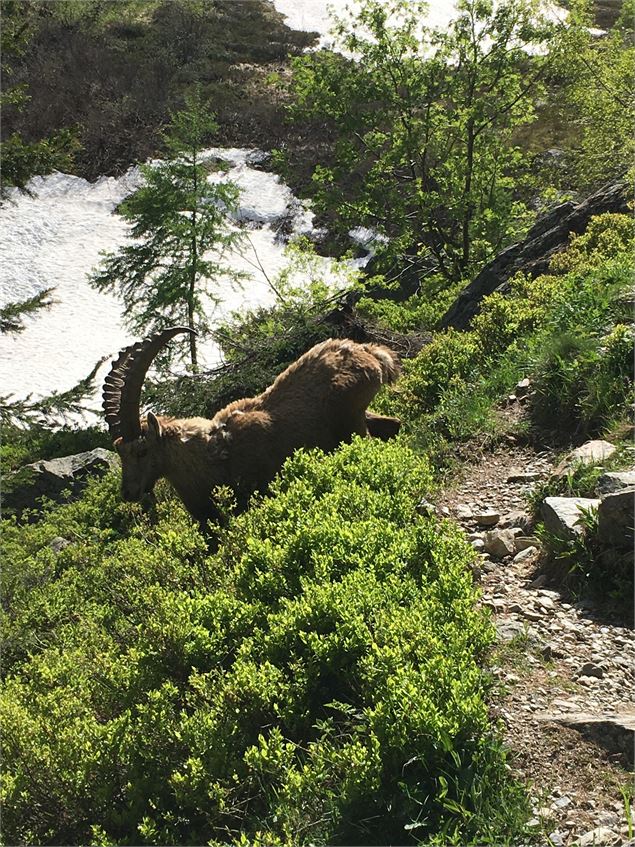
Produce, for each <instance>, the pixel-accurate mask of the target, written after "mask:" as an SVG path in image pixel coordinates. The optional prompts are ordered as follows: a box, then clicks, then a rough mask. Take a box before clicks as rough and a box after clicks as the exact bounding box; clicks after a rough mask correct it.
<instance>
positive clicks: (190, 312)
mask: <svg viewBox="0 0 635 847" xmlns="http://www.w3.org/2000/svg"><path fill="white" fill-rule="evenodd" d="M196 168H197V162H196V150H195V151H194V157H193V171H194V206H193V209H192V247H191V259H192V261H191V264H190V284H189V289H188V298H187V325H188V326H189V328H190V329H194V294H195V291H196V266H197V264H198V243H197V239H196V235H197V233H196V226H197V223H198V222H197V219H196V204H197V203H198V171H197V170H196ZM190 360H191V362H192V372H193V373H197V371H198V356H197V350H196V336H195V335H192V334H191V333H190Z"/></svg>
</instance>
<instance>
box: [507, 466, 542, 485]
mask: <svg viewBox="0 0 635 847" xmlns="http://www.w3.org/2000/svg"><path fill="white" fill-rule="evenodd" d="M542 476H543V474H542V473H540V471H522V470H520V469H519V468H512V469H511V471H510V473H509V476H508V477H507V482H537V481H538V480H539V479H541V478H542Z"/></svg>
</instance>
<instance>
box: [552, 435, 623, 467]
mask: <svg viewBox="0 0 635 847" xmlns="http://www.w3.org/2000/svg"><path fill="white" fill-rule="evenodd" d="M616 449H617V448H616V447H615V445H614V444H611V442H610V441H603V440H602V439H595V440H594V441H587V442H586V444H583V445H582V446H581V447H576V449H575V450H572V451H571V452H570V453H568V454H567V455H566V456H565V457H564V459H563V460H562V461H561V462H560V464H559V465H558V466H557V467H556V469H555V470H554V472H553V476H565V474H567V473H569V471H571V470H573V468H575V467H576V465H597V464H599V463H600V462H605V461H606V460H607V459H608V458H609V457H610V456H612V455H613V453H615V450H616Z"/></svg>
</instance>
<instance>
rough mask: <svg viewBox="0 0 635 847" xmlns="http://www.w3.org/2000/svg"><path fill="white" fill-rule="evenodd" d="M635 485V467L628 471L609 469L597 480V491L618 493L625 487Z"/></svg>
mask: <svg viewBox="0 0 635 847" xmlns="http://www.w3.org/2000/svg"><path fill="white" fill-rule="evenodd" d="M633 486H635V468H631V470H628V471H608V472H607V473H603V474H602V476H601V477H600V478H599V479H598V481H597V492H598V494H599V495H600V496H601V495H603V494H616V493H617V492H618V491H622V489H624V488H631V487H633Z"/></svg>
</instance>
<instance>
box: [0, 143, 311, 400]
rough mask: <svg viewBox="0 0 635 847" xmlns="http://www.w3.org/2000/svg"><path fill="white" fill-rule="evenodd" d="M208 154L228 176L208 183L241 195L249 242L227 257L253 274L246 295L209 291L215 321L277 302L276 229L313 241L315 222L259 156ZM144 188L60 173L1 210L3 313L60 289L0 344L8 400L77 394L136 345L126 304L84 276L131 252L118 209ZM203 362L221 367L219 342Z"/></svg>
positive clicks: (221, 288) (228, 289) (126, 179)
mask: <svg viewBox="0 0 635 847" xmlns="http://www.w3.org/2000/svg"><path fill="white" fill-rule="evenodd" d="M207 154H208V155H209V156H210V157H211V156H214V157H217V158H221V159H224V160H225V161H226V162H227V163H228V164H229V166H230V169H229V171H228V173H227V174H222V175H218V174H214V175H212V177H210V178H211V179H220V178H228V179H231V180H233V181H235V182H236V183H237V184H238V186H239V187H240V189H241V198H240V208H239V211H238V215H237V223H238V224H240V226H241V229H242V230H243V231H244V233H245V243H244V245H243V247H242V248H241V250H240V251H236V252H234V253H233V254H231V255H230V256H228V257H226V258H227V263H228V264H230V265H231V266H232V267H233V268H234V269H235V270H239V271H245V272H246V273H248V274H249V275H250V279H249V280H247V281H245V282H244V284H243V285H242V287H239V288H237V287H235V286H233V285H232V284H230V282H229V281H228V280H227V279H220V280H213V281H212V282H211V285H213V288H214V291H215V292H216V293H219V294H220V296H221V299H222V302H221V304H220V305H219V306H218V307H217V308H216V310H214V307H213V305H212V304H211V303H210V314H211V315H213V317H214V318H219V317H222V316H223V315H225V314H228V313H229V312H232V311H235V310H244V309H247V308H249V307H253V306H256V305H259V304H265V303H272V302H273V301H274V298H275V295H274V293H273V292H272V290H271V288H270V286H269V284H268V282H267V277H269V278H273V276H275V274H276V273H277V272H278V271H280V270H281V269H282V268H283V267H284V266H285V263H286V258H285V255H284V248H285V239H283V238H281V237H279V235H278V229H279V228H280V225H281V223H282V221H287V224H288V222H289V221H290V224H291V225H290V229H291V232H292V234H310V233H311V231H312V219H313V215H312V213H311V212H310V211H309V210H308V209H306V208H304V207H303V206H302V204H301V203H300V202H299V201H298V200H297V199H296V198H295V197H294V196H293V194H292V192H291V191H290V190H289V188H288V187H287V186H286V185H285V184H284V183H283V182H281V180H280V179H279V178H278V177H277V176H276V175H275V174H272V173H268V172H266V171H262V170H256V169H254V167H253V166H252V165H253V164H254V163H257V162H259V161H262V159H263V155H264V154H262V153H261V152H260V151H256V150H240V149H223V148H214V149H211V150H209V151H207ZM140 179H141V176H140V172H139V170H138V168H131V169H130V170H129V171H128V172H127V173H126V174H124V175H123V176H122V177H119V178H117V179H115V178H112V177H102V178H101V179H99V180H97V181H96V182H95V183H89V182H86V180H83V179H80V178H78V177H74V176H69V175H68V174H62V173H53V174H51V175H49V176H46V177H37V178H35V179H33V180H32V181H31V182H30V183H29V186H28V187H29V191H30V192H31V194H32V196H28V195H26V194H19V193H18V192H16V193H14V194H13V196H12V198H11V199H10V200H9V201H7V202H6V203H5V204H4V206H3V207H2V208H0V230H1V238H0V304H1V305H5V304H6V303H9V302H12V301H18V300H24V299H26V298H27V297H30V296H32V295H34V294H36V293H37V292H39V291H42V290H43V289H45V288H51V287H53V288H54V289H55V290H54V293H53V297H54V300H55V303H54V305H53V306H52V307H51V308H50V309H49V310H47V311H42V312H40V313H38V315H37V316H36V317H34V318H29V319H27V321H26V324H27V326H26V329H25V331H24V332H22V333H20V334H19V335H8V336H7V335H5V336H4V337H1V338H0V393H1V394H7V393H13V394H15V396H17V397H25V396H26V395H28V394H33V395H34V396H35V397H37V396H41V395H45V394H49V393H50V392H51V391H63V390H66V389H68V388H71V387H72V386H73V385H75V384H76V383H77V382H78V381H79V380H80V379H81V378H82V377H84V376H86V375H87V374H88V372H89V371H90V370H91V368H92V367H93V365H94V364H95V363H96V362H97V361H98V360H99V359H100V358H101V357H103V356H114V355H115V354H116V353H117V352H118V350H119V349H120V348H121V347H123V346H125V345H126V344H127V343H130V341H131V340H133V339H132V338H131V336H130V335H129V333H128V332H127V331H126V329H125V328H124V325H123V321H122V308H123V307H122V303H121V302H120V301H119V300H118V299H117V298H116V297H114V296H111V295H106V294H101V293H99V292H97V291H95V289H94V288H92V287H91V286H90V285H89V283H88V281H87V275H88V274H89V273H90V271H91V270H92V269H93V268H94V267H95V266H96V265H97V264H98V262H99V259H100V253H101V252H102V251H112V250H116V249H117V247H118V246H120V245H121V244H123V243H124V241H125V237H126V228H127V225H126V223H125V222H124V221H123V220H122V219H121V218H120V217H119V216H118V215H117V214H116V213H115V211H114V210H115V207H116V206H117V205H118V204H119V203H120V202H121V200H123V199H124V197H126V196H127V195H128V194H129V193H130V192H132V191H134V190H135V188H137V187H138V186H139V184H140ZM324 261H325V263H327V264H328V262H327V260H324ZM260 265H262V269H264V273H263V270H261V269H260ZM201 354H202V355H201V359H202V364H203V366H204V367H206V366H208V367H209V366H212V365H214V364H217V363H218V362H219V360H220V353H219V351H218V349H217V348H216V346H215V345H214V344H213V343H212V342H210V343H209V344H208V345H207V346H204V347H203V348H202V350H201ZM107 367H108V365H107V364H106V365H104V366H103V368H102V371H103V372H105V371H106V369H107ZM101 375H102V372H100V376H101Z"/></svg>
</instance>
